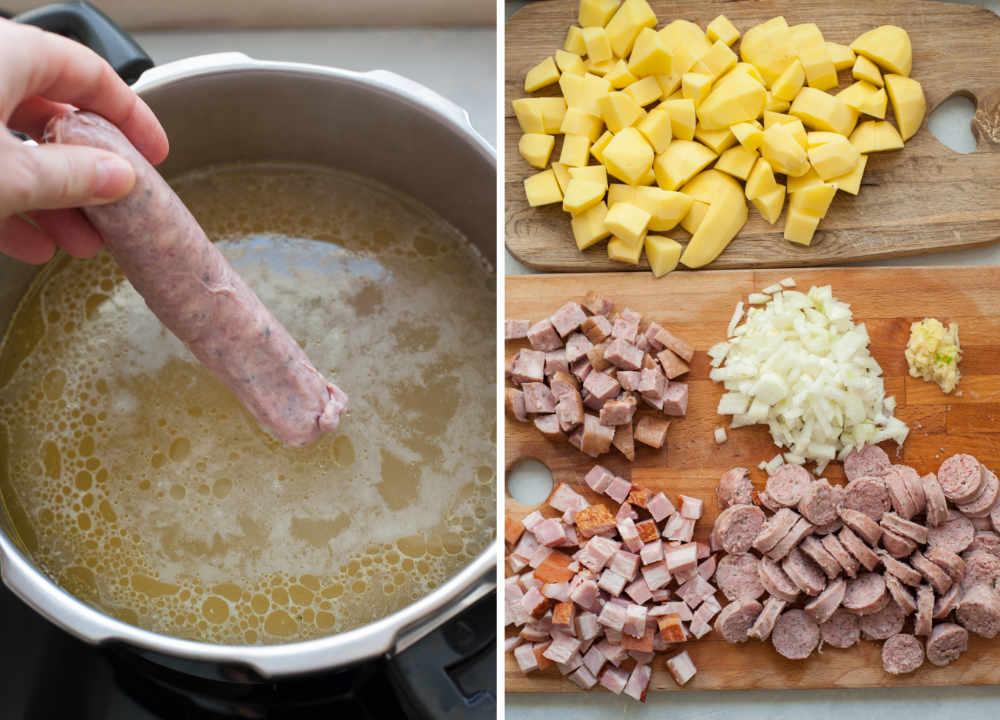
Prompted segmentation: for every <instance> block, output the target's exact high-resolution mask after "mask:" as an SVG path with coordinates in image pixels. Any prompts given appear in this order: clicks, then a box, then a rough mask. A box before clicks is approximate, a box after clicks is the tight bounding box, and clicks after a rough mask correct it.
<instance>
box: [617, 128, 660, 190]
mask: <svg viewBox="0 0 1000 720" xmlns="http://www.w3.org/2000/svg"><path fill="white" fill-rule="evenodd" d="M671 145H673V143H671ZM667 149H668V150H669V149H670V148H669V147H668V148H667ZM653 158H654V153H653V148H652V147H651V146H650V144H649V143H648V142H646V139H645V138H644V137H643V136H642V133H640V132H639V131H638V130H636V129H635V128H634V127H627V128H625V129H624V130H622V131H621V132H620V133H618V134H616V135H615V136H614V137H613V138H611V142H609V143H608V146H607V147H606V148H604V162H605V165H606V166H607V168H608V172H609V173H611V174H612V175H614V176H615V177H616V178H618V179H619V180H623V181H624V182H626V183H628V184H630V185H634V184H636V183H638V182H639V181H640V180H641V179H642V178H643V176H645V175H646V173H647V172H649V169H650V167H652V165H653ZM657 180H659V176H657ZM664 189H666V190H674V189H675V188H664Z"/></svg>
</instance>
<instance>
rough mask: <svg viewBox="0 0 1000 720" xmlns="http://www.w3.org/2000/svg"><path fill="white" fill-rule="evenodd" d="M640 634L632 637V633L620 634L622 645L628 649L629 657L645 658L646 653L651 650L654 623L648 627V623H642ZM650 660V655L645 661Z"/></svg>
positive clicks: (654, 631)
mask: <svg viewBox="0 0 1000 720" xmlns="http://www.w3.org/2000/svg"><path fill="white" fill-rule="evenodd" d="M643 625H644V627H643V631H642V635H640V636H639V637H633V636H632V635H628V634H623V635H622V647H623V648H625V649H626V650H628V654H629V655H630V656H631V657H633V658H634V657H637V656H638V657H640V658H642V659H643V660H646V658H647V657H648V655H647V654H648V653H652V652H653V645H654V642H653V637H654V636H655V635H656V630H655V625H654V626H653V627H650V626H649V624H648V623H643ZM650 660H652V658H651V657H650V658H649V659H648V660H646V662H649V661H650Z"/></svg>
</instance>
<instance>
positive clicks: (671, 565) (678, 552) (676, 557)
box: [663, 543, 698, 575]
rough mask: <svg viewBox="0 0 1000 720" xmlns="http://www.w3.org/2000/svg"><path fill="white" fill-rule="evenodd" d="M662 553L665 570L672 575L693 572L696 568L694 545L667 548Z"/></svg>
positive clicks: (687, 544)
mask: <svg viewBox="0 0 1000 720" xmlns="http://www.w3.org/2000/svg"><path fill="white" fill-rule="evenodd" d="M663 553H664V555H665V556H666V563H667V570H669V571H670V572H671V574H673V575H678V574H681V573H683V572H685V571H694V570H696V569H697V567H698V548H697V547H696V546H695V544H694V543H685V544H684V545H678V546H676V547H667V548H664V550H663Z"/></svg>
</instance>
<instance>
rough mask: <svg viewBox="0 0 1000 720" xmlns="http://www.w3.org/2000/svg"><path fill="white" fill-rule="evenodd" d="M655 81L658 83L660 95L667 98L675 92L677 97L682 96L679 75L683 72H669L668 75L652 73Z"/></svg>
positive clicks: (681, 75)
mask: <svg viewBox="0 0 1000 720" xmlns="http://www.w3.org/2000/svg"><path fill="white" fill-rule="evenodd" d="M653 77H655V78H656V82H657V83H659V85H660V97H662V98H663V99H664V100H669V99H670V98H671V96H672V95H674V94H676V95H677V97H678V98H681V97H683V93H682V92H681V89H680V88H681V77H683V73H676V72H671V73H670V74H669V75H654V76H653Z"/></svg>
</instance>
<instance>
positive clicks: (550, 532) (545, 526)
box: [532, 518, 566, 567]
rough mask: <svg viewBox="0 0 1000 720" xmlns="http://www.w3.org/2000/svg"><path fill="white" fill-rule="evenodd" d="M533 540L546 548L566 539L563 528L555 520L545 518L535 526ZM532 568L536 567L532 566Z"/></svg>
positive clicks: (560, 523) (558, 521)
mask: <svg viewBox="0 0 1000 720" xmlns="http://www.w3.org/2000/svg"><path fill="white" fill-rule="evenodd" d="M534 532H535V538H536V539H537V540H538V542H540V543H541V544H542V545H545V546H546V547H553V546H554V545H558V544H559V543H561V542H562V541H563V540H565V539H566V530H565V526H564V525H563V524H562V521H560V520H557V519H556V518H547V519H545V520H543V521H542V522H540V523H538V525H537V526H535V530H534ZM532 567H537V566H535V565H532Z"/></svg>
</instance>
